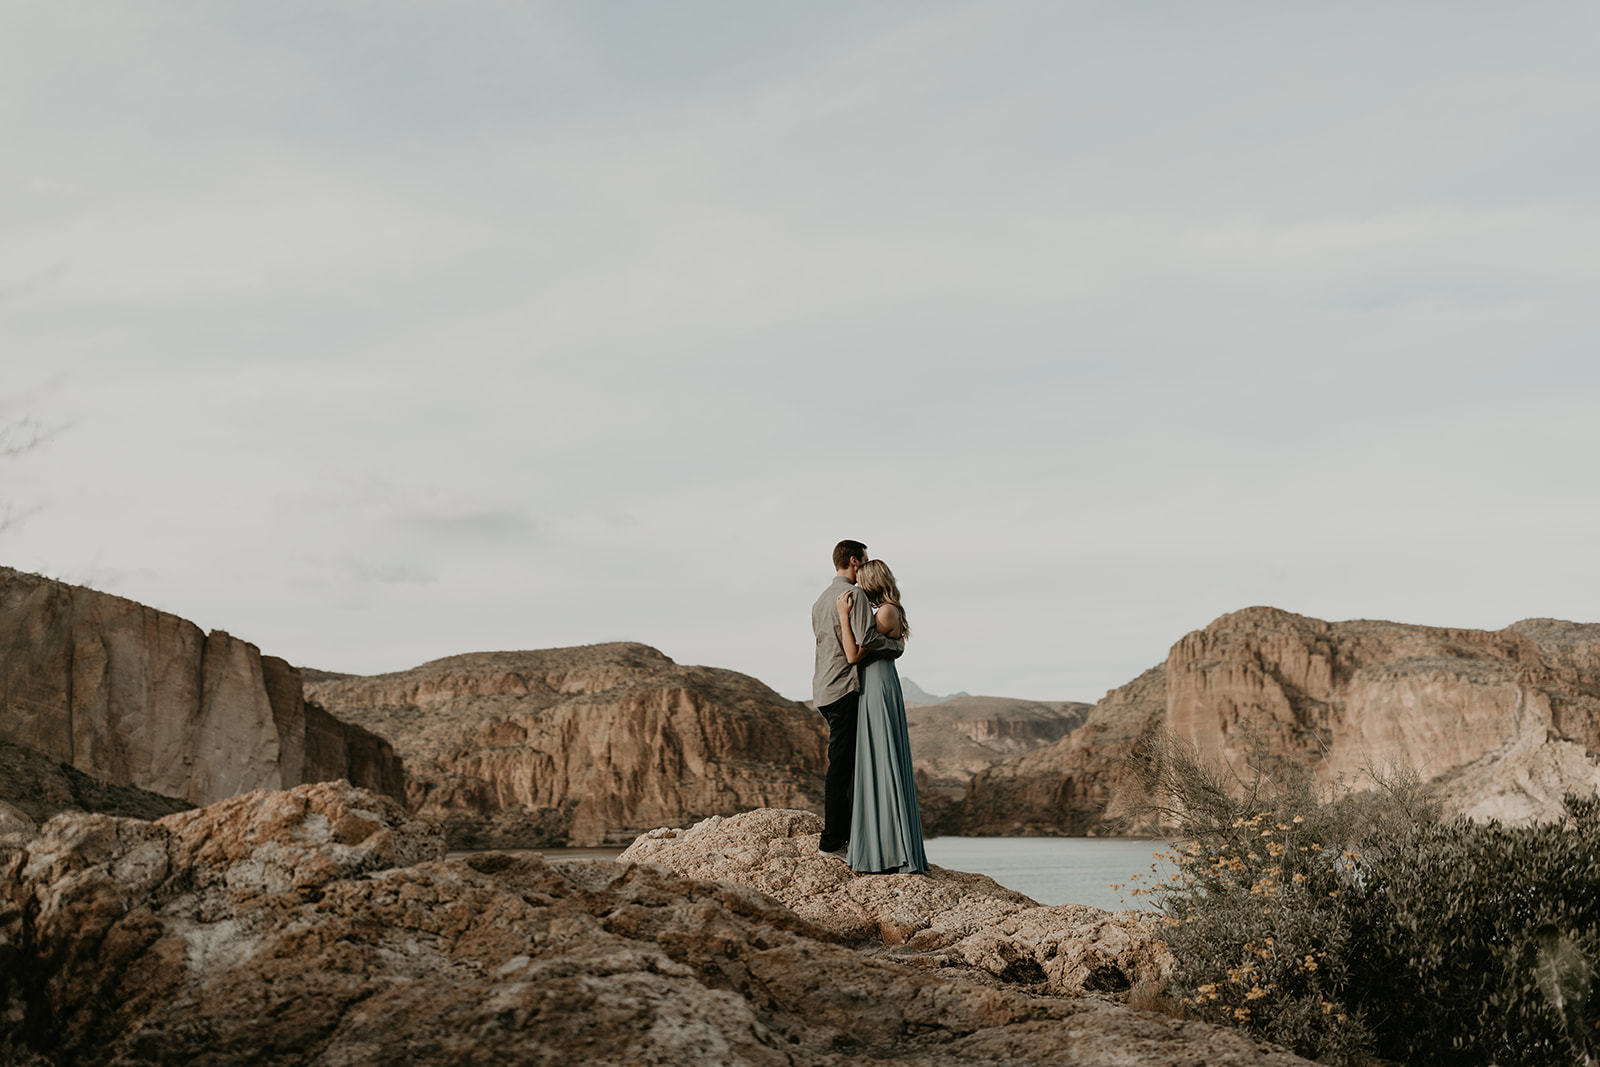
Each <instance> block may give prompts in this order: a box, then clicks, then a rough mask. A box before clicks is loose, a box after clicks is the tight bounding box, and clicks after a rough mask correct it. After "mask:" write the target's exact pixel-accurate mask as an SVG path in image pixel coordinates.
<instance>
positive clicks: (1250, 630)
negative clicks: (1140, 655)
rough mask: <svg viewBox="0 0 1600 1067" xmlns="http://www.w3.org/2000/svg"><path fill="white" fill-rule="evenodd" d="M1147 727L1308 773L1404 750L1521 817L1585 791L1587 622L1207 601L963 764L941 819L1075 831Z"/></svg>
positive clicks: (1449, 783)
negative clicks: (1055, 717) (1121, 666)
mask: <svg viewBox="0 0 1600 1067" xmlns="http://www.w3.org/2000/svg"><path fill="white" fill-rule="evenodd" d="M1157 726H1164V727H1166V728H1168V729H1170V730H1171V731H1172V732H1173V733H1175V734H1177V735H1178V736H1179V737H1181V738H1183V739H1185V740H1187V741H1189V742H1190V743H1192V744H1193V745H1195V746H1196V747H1197V748H1198V749H1199V750H1200V752H1201V753H1203V754H1204V755H1206V756H1209V757H1213V758H1219V759H1222V760H1226V761H1228V762H1229V763H1231V764H1233V765H1235V766H1242V765H1243V764H1244V763H1245V762H1246V761H1247V760H1248V759H1249V758H1250V757H1251V755H1252V753H1253V752H1254V751H1255V750H1256V749H1257V748H1258V747H1259V749H1260V751H1262V752H1264V753H1266V754H1267V755H1269V756H1273V757H1281V758H1286V759H1290V760H1293V761H1294V762H1296V763H1299V764H1302V765H1304V766H1307V767H1311V768H1313V769H1314V770H1315V772H1316V773H1317V774H1318V775H1319V776H1320V777H1321V778H1323V779H1324V780H1326V781H1329V782H1334V781H1341V780H1342V781H1345V782H1351V783H1359V781H1360V779H1361V778H1362V776H1363V774H1364V772H1365V770H1366V769H1367V768H1369V767H1371V768H1380V769H1382V768H1392V767H1395V766H1399V765H1404V766H1407V767H1410V768H1413V769H1415V770H1416V771H1417V772H1418V774H1420V775H1421V776H1422V777H1423V778H1424V779H1426V780H1429V781H1432V782H1433V783H1435V786H1436V788H1437V789H1438V791H1439V792H1440V794H1441V795H1442V796H1443V797H1444V798H1445V799H1446V801H1447V803H1448V804H1449V805H1450V807H1452V808H1453V809H1454V810H1457V811H1461V812H1463V813H1465V814H1468V815H1470V816H1472V817H1474V818H1497V819H1501V820H1502V821H1507V822H1513V823H1516V822H1527V821H1531V820H1537V819H1547V818H1551V817H1554V816H1555V815H1556V814H1557V813H1559V811H1560V804H1561V797H1562V794H1563V793H1564V792H1565V791H1567V790H1574V791H1578V792H1592V791H1594V790H1595V789H1597V788H1600V768H1597V766H1596V761H1597V759H1600V625H1596V624H1583V623H1570V622H1560V621H1556V620H1550V619H1532V620H1527V621H1524V622H1520V623H1516V624H1514V625H1512V626H1509V627H1507V628H1506V629H1504V630H1497V631H1484V630H1468V629H1451V628H1444V627H1432V626H1414V625H1406V624H1401V623H1392V622H1377V621H1369V620H1355V621H1351V622H1333V623H1330V622H1324V621H1322V620H1320V619H1313V618H1308V617H1306V616H1302V615H1295V614H1293V613H1291V612H1287V611H1280V610H1277V609H1275V608H1265V607H1257V608H1249V609H1246V610H1244V611H1239V612H1235V613H1233V614H1230V615H1224V616H1222V617H1221V618H1219V619H1217V620H1216V621H1215V622H1213V623H1212V624H1211V625H1209V626H1207V627H1206V628H1205V629H1203V630H1197V631H1195V632H1193V633H1191V634H1188V635H1187V636H1185V637H1184V638H1183V639H1182V640H1180V641H1179V642H1178V643H1177V644H1175V645H1174V646H1173V647H1172V650H1171V651H1170V652H1169V654H1168V656H1167V659H1166V662H1165V663H1164V664H1162V665H1161V666H1160V667H1158V668H1155V669H1153V670H1152V671H1150V672H1147V673H1146V674H1145V675H1143V676H1141V678H1140V679H1138V680H1136V681H1135V682H1133V683H1130V684H1129V685H1127V686H1123V687H1122V688H1120V689H1117V690H1114V691H1113V692H1112V693H1110V694H1109V695H1108V696H1107V697H1106V699H1105V700H1102V701H1101V702H1100V703H1099V704H1097V705H1096V706H1095V708H1094V710H1093V711H1092V712H1091V713H1090V714H1089V718H1088V721H1087V722H1086V723H1085V725H1084V726H1082V727H1080V728H1079V729H1078V730H1076V731H1074V732H1073V733H1072V734H1071V735H1069V736H1068V737H1067V738H1066V739H1065V740H1063V741H1061V742H1059V743H1058V744H1056V745H1053V746H1051V747H1049V748H1046V749H1042V750H1040V751H1038V752H1034V753H1031V754H1029V755H1027V756H1024V757H1022V758H1021V759H1019V760H1016V761H1012V762H1010V763H1007V764H1001V765H998V766H996V767H994V768H991V769H990V770H988V771H986V772H983V773H981V774H979V775H978V776H977V777H976V778H974V780H973V781H972V783H971V784H970V785H969V788H968V793H967V796H966V798H965V800H964V802H963V805H962V807H961V809H960V810H959V812H957V813H955V814H954V815H952V816H951V817H949V818H948V819H947V828H948V829H951V830H955V831H957V832H963V833H1068V834H1074V833H1084V832H1089V831H1093V830H1094V829H1095V828H1097V827H1100V826H1101V825H1102V823H1103V822H1104V820H1105V818H1106V816H1107V814H1108V808H1109V814H1111V815H1116V814H1118V812H1117V811H1116V810H1115V807H1114V804H1113V801H1114V798H1115V796H1116V795H1117V789H1116V786H1117V783H1118V781H1119V780H1120V776H1121V774H1122V767H1123V763H1122V761H1123V760H1124V758H1125V757H1127V755H1128V754H1129V753H1130V752H1131V750H1132V748H1133V745H1134V743H1135V742H1136V741H1137V739H1138V737H1139V736H1140V735H1141V734H1142V733H1143V731H1144V730H1145V729H1147V728H1150V727H1157Z"/></svg>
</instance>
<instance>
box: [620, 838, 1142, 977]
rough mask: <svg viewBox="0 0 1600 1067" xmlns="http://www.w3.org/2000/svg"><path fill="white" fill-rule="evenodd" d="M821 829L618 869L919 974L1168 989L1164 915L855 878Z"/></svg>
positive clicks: (679, 846) (637, 849)
mask: <svg viewBox="0 0 1600 1067" xmlns="http://www.w3.org/2000/svg"><path fill="white" fill-rule="evenodd" d="M821 833H822V820H821V818H820V817H818V816H816V815H814V814H811V813H810V812H804V811H773V810H762V811H751V812H745V813H743V814H740V815H733V816H729V817H726V818H722V817H718V818H712V819H707V820H705V821H704V822H700V823H697V824H695V825H694V826H692V827H690V828H688V829H687V830H676V829H671V828H662V829H657V830H652V831H650V832H649V833H647V834H643V835H642V836H640V837H639V838H638V840H636V841H634V843H633V844H632V845H631V846H629V847H628V849H627V851H625V852H624V853H623V854H622V855H621V857H619V859H620V860H621V861H622V862H635V863H655V864H660V865H661V866H663V867H666V868H668V869H669V870H671V871H673V872H674V873H676V874H680V875H684V876H687V877H691V878H708V879H715V880H717V881H723V882H730V883H733V884H735V885H746V886H750V887H752V888H754V889H759V890H760V891H761V892H763V893H766V894H767V895H769V896H771V897H773V898H774V899H777V900H780V901H782V902H783V903H784V904H786V905H788V906H789V907H790V908H792V909H793V910H794V911H795V913H796V914H798V915H800V916H802V917H803V918H806V919H809V920H811V921H812V922H814V923H816V924H817V925H818V926H821V927H824V928H826V929H828V930H830V931H832V932H833V933H835V934H836V935H838V936H839V937H840V938H842V939H844V940H845V941H846V942H848V943H851V944H857V945H860V944H863V943H867V944H882V945H886V946H903V951H902V952H899V953H896V957H897V958H903V959H906V960H908V961H909V962H913V964H914V965H917V966H932V967H952V966H955V967H968V968H975V969H977V970H980V971H983V972H986V973H988V974H991V975H993V976H995V977H997V978H1000V979H1002V980H1006V981H1012V982H1021V983H1025V984H1031V983H1040V984H1041V987H1042V988H1043V989H1046V990H1048V991H1049V992H1050V993H1052V994H1055V995H1058V996H1070V995H1075V994H1079V993H1083V992H1085V991H1102V992H1117V991H1122V990H1126V989H1128V988H1130V987H1131V986H1132V985H1133V984H1134V983H1136V982H1151V983H1159V982H1161V981H1163V980H1165V979H1166V978H1167V977H1168V976H1169V975H1170V974H1171V973H1172V968H1173V964H1174V960H1173V957H1172V953H1171V952H1170V951H1168V949H1167V947H1166V945H1165V943H1163V942H1162V941H1161V940H1160V933H1159V931H1160V923H1161V919H1160V917H1159V916H1157V915H1155V914H1153V913H1150V912H1137V911H1123V912H1116V913H1110V912H1104V911H1100V910H1099V909H1097V908H1089V907H1083V906H1081V905H1074V904H1067V905H1059V906H1055V907H1045V906H1043V905H1041V904H1039V903H1038V902H1037V901H1035V900H1032V899H1031V898H1029V897H1026V896H1024V895H1023V894H1021V893H1018V892H1015V891H1014V890H1010V889H1007V888H1005V887H1004V886H1002V885H1000V884H999V883H998V882H996V881H995V880H994V879H992V878H989V877H987V876H985V875H981V874H967V873H964V872H962V871H949V870H945V869H944V868H942V867H937V866H935V867H932V868H931V869H930V870H929V872H928V873H927V874H884V875H864V874H857V873H855V872H854V871H852V870H850V868H849V867H847V866H845V864H844V863H842V862H840V861H839V860H838V859H835V858H833V857H830V856H823V855H820V854H818V852H817V844H818V841H819V840H820V839H821Z"/></svg>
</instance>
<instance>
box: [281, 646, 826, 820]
mask: <svg viewBox="0 0 1600 1067" xmlns="http://www.w3.org/2000/svg"><path fill="white" fill-rule="evenodd" d="M307 691H308V693H309V694H311V695H312V697H314V699H316V700H317V701H318V702H319V703H321V704H322V705H323V706H324V707H326V708H328V710H329V711H330V712H332V713H333V714H335V715H337V716H338V717H339V718H340V719H342V720H345V721H348V722H354V723H357V724H359V725H361V726H363V727H365V728H366V729H368V730H370V731H372V732H373V733H375V734H378V735H380V736H382V737H383V738H385V739H387V740H388V741H390V742H392V743H393V744H394V745H395V747H396V748H397V749H398V750H399V751H400V753H401V754H402V755H403V756H404V758H405V763H406V773H407V775H408V783H407V797H408V802H409V804H410V806H411V808H412V810H414V811H417V812H419V813H420V814H422V815H424V816H426V817H427V818H430V819H435V820H438V821H439V822H441V823H442V824H444V825H445V827H446V829H447V831H448V833H449V835H450V840H451V843H452V846H453V847H460V848H474V847H477V848H481V847H528V848H538V847H544V846H547V845H566V844H570V845H600V844H606V843H617V844H622V843H625V842H627V841H630V840H632V839H633V837H634V836H635V835H637V834H639V833H640V832H642V831H644V830H646V829H650V828H652V827H656V826H687V825H689V824H690V823H692V822H694V821H696V820H697V819H702V818H705V817H706V816H708V815H723V814H731V813H733V812H737V811H745V810H748V809H751V808H760V807H786V808H807V809H819V810H820V803H821V798H822V771H823V769H824V767H825V766H826V745H827V730H826V727H825V725H824V723H823V722H822V719H821V717H820V716H818V715H817V714H816V712H814V711H811V710H809V709H808V708H807V707H806V706H805V705H802V704H797V703H795V702H793V701H789V700H784V699H783V698H782V697H780V696H778V695H777V694H776V693H774V692H773V691H772V690H771V689H768V688H767V687H766V686H764V685H762V684H761V683H760V682H758V681H756V680H755V679H754V678H750V677H747V676H745V675H742V674H737V673H735V672H733V671H725V670H717V669H714V668H710V667H685V666H680V665H679V664H676V663H674V662H673V661H672V660H670V659H668V658H667V657H666V656H664V655H662V654H661V653H660V652H657V651H656V650H655V649H653V648H650V647H648V646H645V645H639V644H624V643H619V644H609V645H588V646H584V647H580V648H558V649H544V650H540V651H530V652H481V653H472V654H469V655H463V656H452V657H450V658H448V659H442V660H435V661H434V662H432V663H426V664H423V665H422V666H421V667H417V668H415V669H413V670H409V671H402V672H400V673H397V674H385V675H377V676H375V677H370V678H363V677H350V676H331V675H329V676H322V677H321V679H320V680H317V681H313V682H310V683H309V684H308V687H307Z"/></svg>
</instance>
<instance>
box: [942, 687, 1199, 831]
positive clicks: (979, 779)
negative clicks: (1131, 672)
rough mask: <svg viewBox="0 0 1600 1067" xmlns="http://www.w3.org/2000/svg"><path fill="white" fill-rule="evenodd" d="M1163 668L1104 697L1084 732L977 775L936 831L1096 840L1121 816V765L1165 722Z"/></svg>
mask: <svg viewBox="0 0 1600 1067" xmlns="http://www.w3.org/2000/svg"><path fill="white" fill-rule="evenodd" d="M1166 673H1167V672H1166V668H1165V667H1164V666H1161V667H1152V668H1151V669H1150V670H1148V671H1146V672H1145V673H1143V674H1141V675H1140V676H1139V677H1137V678H1135V679H1134V680H1133V681H1131V682H1129V683H1128V684H1127V685H1124V686H1122V687H1120V688H1118V689H1113V690H1112V691H1111V692H1110V693H1107V694H1106V697H1105V699H1104V700H1102V701H1100V703H1098V704H1096V705H1095V706H1094V708H1093V710H1092V711H1090V712H1089V714H1088V717H1087V718H1086V720H1085V721H1084V723H1083V725H1082V726H1079V727H1078V728H1077V729H1075V730H1073V731H1072V732H1071V733H1070V734H1068V735H1067V736H1066V737H1065V738H1063V739H1062V740H1060V741H1057V742H1056V743H1055V744H1053V745H1048V746H1046V747H1044V748H1041V749H1038V750H1036V751H1033V752H1030V753H1028V754H1027V755H1025V756H1022V757H1019V758H1018V759H1015V760H1010V761H1008V762H1005V763H1000V764H996V765H995V766H993V767H990V768H989V769H988V770H985V771H981V772H979V773H978V774H977V775H975V776H974V777H973V779H972V780H971V781H970V782H969V783H968V785H967V792H966V796H965V798H964V799H963V801H962V803H961V805H960V806H959V807H958V808H956V809H955V810H953V811H950V812H948V813H946V814H944V817H943V818H942V819H941V821H940V823H938V824H936V825H935V826H934V830H936V831H938V832H942V833H962V834H975V835H996V836H1013V835H1020V836H1028V835H1039V834H1043V835H1050V834H1066V835H1079V834H1090V835H1092V834H1094V833H1095V832H1096V830H1097V829H1099V828H1100V826H1101V824H1102V823H1103V822H1104V821H1105V819H1106V817H1107V815H1108V812H1109V813H1110V814H1111V815H1112V816H1116V815H1118V814H1119V812H1118V810H1117V809H1116V807H1115V803H1114V802H1115V798H1116V797H1118V796H1119V795H1120V793H1121V785H1122V780H1123V776H1124V767H1123V763H1122V761H1123V759H1124V757H1126V756H1127V755H1128V753H1130V752H1131V751H1132V750H1133V747H1134V745H1135V744H1136V743H1137V742H1138V740H1139V738H1140V737H1142V736H1143V735H1144V734H1145V733H1146V732H1147V731H1149V730H1150V729H1152V728H1154V727H1157V726H1160V725H1161V724H1162V723H1163V722H1164V721H1165V717H1166V710H1167V697H1166Z"/></svg>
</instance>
